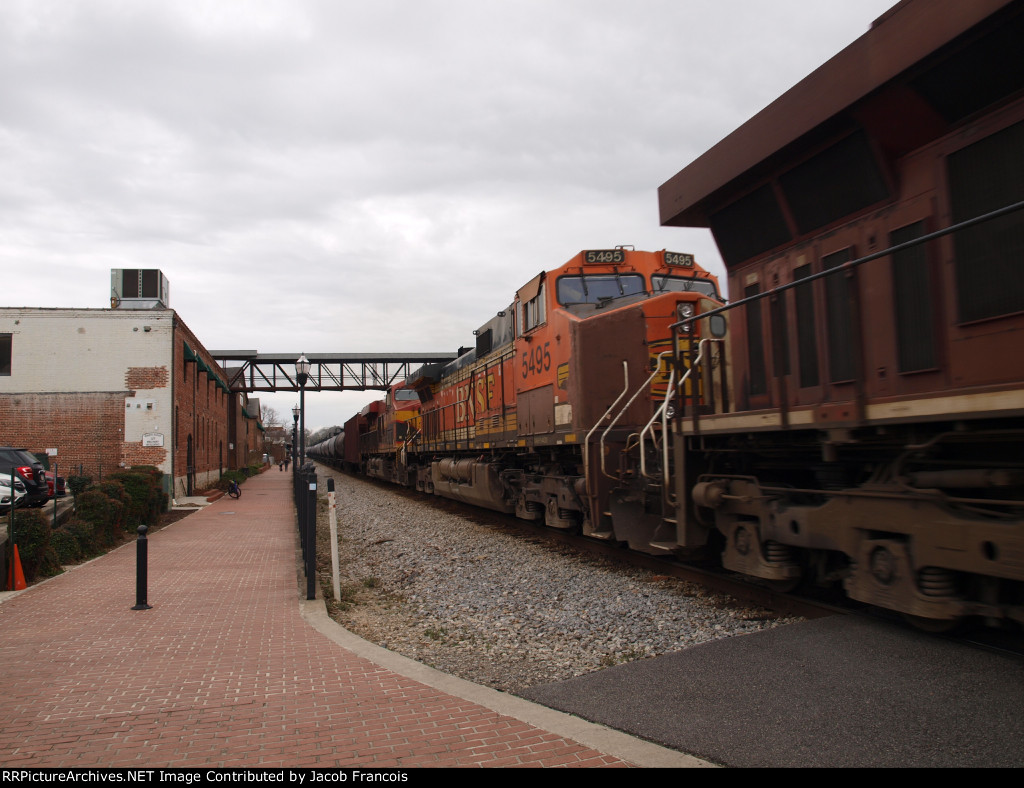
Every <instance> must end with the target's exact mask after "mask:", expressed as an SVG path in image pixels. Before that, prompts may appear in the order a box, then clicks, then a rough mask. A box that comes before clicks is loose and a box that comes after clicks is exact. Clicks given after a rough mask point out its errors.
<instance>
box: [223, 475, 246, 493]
mask: <svg viewBox="0 0 1024 788" xmlns="http://www.w3.org/2000/svg"><path fill="white" fill-rule="evenodd" d="M245 480H246V475H245V473H244V472H243V471H225V472H224V475H223V476H221V477H220V479H218V480H217V489H218V490H227V488H228V487H230V486H231V482H233V481H234V482H238V483H239V484H241V483H242V482H244V481H245Z"/></svg>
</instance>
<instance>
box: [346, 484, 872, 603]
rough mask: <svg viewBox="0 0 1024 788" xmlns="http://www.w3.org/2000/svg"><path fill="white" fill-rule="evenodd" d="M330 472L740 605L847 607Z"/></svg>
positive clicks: (509, 516) (436, 497)
mask: <svg viewBox="0 0 1024 788" xmlns="http://www.w3.org/2000/svg"><path fill="white" fill-rule="evenodd" d="M332 472H334V473H339V474H341V473H344V474H345V475H348V476H350V478H353V479H358V480H359V481H361V482H365V483H366V484H369V485H372V486H379V487H380V488H381V489H384V490H389V491H391V492H392V493H395V494H397V495H401V496H402V497H404V498H407V499H409V500H413V501H416V502H418V503H421V504H422V505H424V506H430V507H432V508H434V509H440V510H442V511H447V512H451V513H455V514H458V515H460V516H461V517H464V518H466V519H469V520H471V521H473V522H475V523H477V524H479V525H484V526H486V527H491V528H501V529H502V530H503V531H505V532H507V533H516V534H520V535H522V536H523V538H527V539H534V540H542V541H545V542H548V543H551V544H559V545H562V546H564V547H566V548H569V549H572V550H575V551H577V552H580V553H585V554H589V555H593V556H597V557H600V558H603V559H605V560H608V561H612V562H616V563H619V564H622V565H628V566H633V567H637V568H641V569H646V570H648V571H651V572H653V573H655V574H656V575H661V576H664V577H668V578H672V579H675V580H681V581H685V582H690V583H695V584H698V585H700V586H703V587H704V588H706V589H707V590H708V591H712V592H715V593H718V594H723V595H726V596H730V597H732V598H733V599H735V600H736V601H737V602H739V603H741V604H745V605H748V606H757V607H761V608H765V609H766V610H770V611H772V612H773V613H776V614H778V615H779V616H798V617H801V618H822V617H824V616H830V615H846V614H849V613H851V612H852V610H851V608H850V606H849V605H846V606H839V605H837V604H833V603H831V602H826V601H821V600H814V599H809V598H807V597H805V596H801V595H799V594H795V593H792V592H783V591H778V590H776V589H772V588H768V587H764V586H759V585H756V584H754V583H751V582H750V580H749V579H747V578H740V577H739V576H734V575H730V574H729V573H726V572H723V571H722V570H720V569H713V568H707V567H702V566H699V565H696V564H693V563H686V562H683V561H680V560H679V559H677V558H675V557H673V556H665V557H662V556H654V555H647V554H644V553H637V552H634V551H631V550H627V549H625V548H624V547H622V546H621V545H619V544H617V543H609V542H603V541H600V540H597V539H591V538H588V537H585V536H581V535H579V534H574V533H571V532H567V531H562V530H559V529H555V528H548V527H547V526H544V525H537V524H534V523H532V522H530V521H527V520H521V519H519V518H517V517H514V516H512V515H505V514H501V513H500V512H493V511H491V510H488V509H481V508H479V507H475V506H472V505H470V504H465V503H462V502H460V501H454V500H451V499H448V498H441V497H439V496H434V495H424V494H423V493H420V492H417V491H415V490H410V489H409V488H407V487H400V486H397V485H393V484H389V483H387V482H384V481H381V480H379V479H373V478H369V477H365V476H358V475H352V474H347V473H346V472H344V471H337V470H333V469H332Z"/></svg>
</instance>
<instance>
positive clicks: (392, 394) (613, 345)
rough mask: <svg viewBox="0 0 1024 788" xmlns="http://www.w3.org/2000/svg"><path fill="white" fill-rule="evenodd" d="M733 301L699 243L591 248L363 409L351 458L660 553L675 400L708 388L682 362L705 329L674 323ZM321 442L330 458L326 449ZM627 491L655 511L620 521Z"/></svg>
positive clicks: (372, 469) (351, 426) (492, 505)
mask: <svg viewBox="0 0 1024 788" xmlns="http://www.w3.org/2000/svg"><path fill="white" fill-rule="evenodd" d="M721 305H722V298H721V296H720V294H719V290H718V282H717V279H716V277H714V276H712V275H711V274H710V273H708V272H707V271H705V270H704V269H703V268H701V267H700V266H699V265H698V264H697V263H696V261H695V260H694V258H693V256H692V255H689V254H679V253H673V252H666V251H661V252H640V251H634V250H632V249H628V248H621V247H620V248H616V249H609V250H596V251H585V252H581V253H580V254H578V255H577V256H576V257H575V258H573V259H572V260H570V261H569V262H568V263H566V264H565V265H563V266H562V267H560V268H558V269H555V270H552V271H547V272H543V273H540V274H538V275H537V276H536V277H534V278H533V279H532V280H531V281H530V282H528V283H527V284H526V285H524V286H523V287H522V288H520V289H519V291H518V292H517V293H516V295H515V299H514V300H513V301H512V303H511V304H510V305H509V306H508V307H507V308H506V309H504V310H502V311H500V312H498V313H497V315H496V316H495V317H493V318H492V319H491V320H489V321H488V322H487V323H485V324H484V325H483V326H481V327H480V328H479V329H478V330H477V331H475V332H474V334H475V335H476V345H475V347H473V348H469V349H466V350H465V351H464V352H463V353H462V354H460V355H459V357H458V358H457V359H456V360H455V361H453V362H451V363H449V364H447V365H440V364H438V365H428V366H424V367H422V368H421V369H419V370H417V371H416V372H415V373H414V374H412V375H411V376H409V378H408V379H407V380H406V381H405V382H404V384H401V385H398V386H395V387H394V388H392V389H391V390H390V391H389V392H388V395H387V398H386V399H385V400H384V401H383V402H377V403H373V404H371V405H370V406H368V407H367V408H365V409H364V410H363V412H362V413H360V414H359V415H358V416H356V417H353V419H351V420H350V421H349V422H348V423H347V424H346V425H345V438H344V445H345V447H346V456H345V458H344V459H345V462H346V464H348V465H349V466H350V467H353V466H356V465H358V466H359V467H361V468H362V469H363V470H364V471H365V472H366V473H367V475H369V476H373V477H376V478H380V479H385V480H388V481H392V482H396V483H398V484H402V485H405V486H408V487H413V488H415V489H417V490H421V491H423V492H427V493H432V494H435V495H440V496H444V497H446V498H452V499H455V500H459V501H464V502H467V503H472V504H475V505H478V506H483V507H487V508H489V509H494V510H497V511H500V512H506V513H514V514H515V515H516V516H518V517H520V518H523V519H527V520H543V521H544V523H546V524H547V525H549V526H552V527H555V528H571V529H580V530H582V532H583V533H585V534H588V535H590V536H593V537H597V538H606V539H615V540H618V541H623V542H629V543H630V544H631V545H632V546H634V547H636V548H639V549H645V550H649V551H655V550H656V549H657V548H654V547H652V543H656V542H658V541H659V540H660V539H671V537H670V536H669V535H661V534H659V533H657V531H658V529H659V527H661V526H662V525H663V524H664V523H665V518H664V516H663V513H662V510H663V505H664V501H665V500H667V493H668V492H669V490H668V475H667V474H666V473H665V467H666V462H667V461H668V452H667V446H668V444H667V443H666V440H665V435H666V425H667V423H668V420H669V418H670V415H671V409H670V408H669V407H668V405H669V404H670V403H671V401H672V400H673V396H672V395H673V393H675V392H679V394H678V396H683V397H689V398H695V399H697V400H700V399H701V398H702V397H703V394H702V386H703V385H704V382H703V381H696V380H684V376H685V375H686V369H685V368H683V367H682V366H680V365H679V361H680V360H681V359H686V358H688V351H689V350H690V343H692V342H697V341H699V340H700V338H701V331H704V330H705V329H704V328H703V327H696V328H695V333H694V335H693V336H692V337H688V338H687V339H686V340H681V339H680V337H679V335H678V334H677V333H675V334H674V333H673V331H672V329H671V328H670V327H671V326H672V325H673V324H675V323H678V322H679V321H681V320H688V319H690V318H692V317H693V316H694V315H697V314H699V313H701V312H702V311H707V310H709V309H713V308H715V307H718V306H721ZM681 343H682V344H681ZM709 399H710V397H709ZM357 436H358V437H357ZM336 443H337V442H336V441H335V444H336ZM333 453H334V454H335V457H337V452H336V451H334V452H333ZM311 454H312V456H314V457H320V458H322V459H329V458H328V457H324V454H325V452H324V450H323V449H322V448H321V447H314V449H313V450H312V451H311ZM625 500H629V501H642V502H643V504H642V508H643V509H644V510H645V514H647V513H651V514H652V516H645V517H641V518H636V517H633V516H632V508H630V509H629V510H628V512H629V514H630V517H629V518H626V517H625V516H623V517H622V518H616V510H617V509H618V508H620V507H622V505H623V504H622V502H623V501H625ZM622 511H623V513H624V515H625V513H626V512H627V509H623V510H622ZM627 520H628V522H627Z"/></svg>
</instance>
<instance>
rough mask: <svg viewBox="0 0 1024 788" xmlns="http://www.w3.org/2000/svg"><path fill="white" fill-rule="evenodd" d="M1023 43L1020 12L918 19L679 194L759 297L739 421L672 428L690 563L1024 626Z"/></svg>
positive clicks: (746, 314) (708, 419) (737, 290)
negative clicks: (696, 558)
mask: <svg viewBox="0 0 1024 788" xmlns="http://www.w3.org/2000/svg"><path fill="white" fill-rule="evenodd" d="M1022 38H1024V3H1021V2H999V1H998V0H995V1H993V2H980V3H972V4H959V3H955V2H943V1H937V2H923V1H919V0H911V2H905V3H901V4H900V5H898V6H896V7H895V8H894V9H893V10H892V11H891V12H890V13H889V14H887V15H886V16H885V17H883V18H882V19H880V20H879V21H878V22H876V24H875V26H874V27H873V28H872V30H871V31H870V32H869V33H868V34H867V35H865V36H864V37H862V38H861V39H859V40H858V41H857V42H855V43H854V44H853V45H851V46H850V47H849V48H848V49H847V50H844V51H843V52H842V53H840V55H838V56H837V57H836V58H833V59H832V60H831V61H829V63H827V64H826V65H825V66H823V67H822V68H821V69H819V70H818V71H816V72H814V73H813V74H811V75H810V76H809V77H807V78H806V79H805V80H804V81H802V82H801V83H799V84H798V85H797V86H796V87H794V88H793V89H792V90H791V91H789V92H788V93H786V94H785V95H784V96H782V97H781V98H780V99H779V100H778V101H776V102H775V103H773V104H772V105H770V106H769V107H768V108H766V109H765V110H764V111H763V112H762V113H760V114H759V115H757V116H755V117H754V118H753V119H752V120H750V121H749V122H748V123H746V124H745V125H744V126H742V127H741V128H740V129H738V130H737V131H736V132H734V133H733V134H732V135H730V136H729V137H727V138H726V139H725V140H723V141H722V142H721V143H719V144H718V145H717V146H715V147H714V148H712V149H711V150H710V151H709V152H708V153H706V154H705V155H704V156H702V157H700V158H699V159H697V160H696V161H695V162H694V163H692V164H691V165H689V166H688V167H686V168H684V169H683V170H682V171H681V172H680V173H679V174H678V175H677V176H675V178H673V179H672V180H670V181H669V182H668V183H666V184H665V185H663V186H662V188H661V192H660V200H661V209H662V223H663V224H666V225H677V226H702V227H709V228H710V229H711V230H712V231H713V233H714V236H715V239H716V241H717V243H718V246H719V249H720V250H721V252H722V256H723V259H724V260H725V263H726V267H727V269H728V273H729V287H730V293H732V294H733V295H734V296H737V297H738V298H739V299H741V300H740V301H738V302H737V304H736V305H735V306H734V307H732V308H731V309H730V310H728V311H727V314H728V319H729V338H728V341H727V343H726V345H725V347H724V349H723V351H722V352H723V355H722V357H721V359H720V361H721V365H722V366H721V367H720V370H719V371H721V369H723V368H725V369H727V370H728V374H727V375H726V376H725V379H726V381H727V386H726V389H727V390H728V392H729V398H728V402H727V403H726V405H725V408H724V409H723V410H722V412H718V413H707V412H702V410H701V409H700V408H699V407H698V408H694V407H691V406H689V405H688V404H687V403H682V402H681V403H679V405H680V406H679V408H678V409H677V418H676V419H675V421H674V439H673V470H674V485H675V492H676V506H675V519H676V521H677V523H678V531H677V534H676V542H677V544H678V545H679V547H680V548H683V549H698V548H702V547H705V546H710V545H713V546H715V547H716V548H720V549H721V554H722V560H723V564H724V565H725V566H726V567H727V568H729V569H733V570H735V571H737V572H742V573H744V574H746V575H750V576H752V577H756V578H760V579H762V580H764V581H767V582H770V583H773V584H779V585H791V584H794V583H797V582H800V581H808V582H815V583H819V584H828V583H833V584H842V587H843V588H845V591H846V593H847V594H849V596H850V597H852V598H854V599H857V600H861V601H863V602H867V603H870V604H872V605H876V606H879V607H883V608H888V609H891V610H895V611H899V612H900V613H903V614H905V615H906V616H908V617H910V618H911V619H912V620H915V621H916V622H917V623H919V624H922V625H924V626H927V627H934V628H939V627H943V626H946V625H947V624H951V623H953V622H956V621H958V620H961V619H963V618H964V617H967V616H980V617H983V618H985V619H987V620H988V621H989V622H992V623H995V622H1017V623H1020V622H1024V459H1022V455H1021V450H1020V447H1021V439H1022V437H1024V354H1022V353H1021V352H1020V350H1021V341H1020V338H1021V336H1024V273H1022V271H1024V269H1022V262H1021V261H1022V254H1024V211H1021V210H1020V207H1021V206H1022V205H1024V203H1022V201H1024V156H1022V155H1021V151H1024V98H1022V95H1024V69H1022V68H1021V67H1020V65H1019V63H1020V62H1021V61H1020V58H1019V57H1018V56H1017V50H1018V47H1019V42H1020V40H1022ZM1008 62H1013V63H1014V64H1016V65H1015V66H1014V67H1012V68H1009V69H1007V68H1004V65H1003V64H1004V63H1008ZM947 230H948V231H947ZM925 241H926V242H925ZM680 328H682V327H680Z"/></svg>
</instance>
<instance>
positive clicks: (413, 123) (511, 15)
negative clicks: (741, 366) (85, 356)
mask: <svg viewBox="0 0 1024 788" xmlns="http://www.w3.org/2000/svg"><path fill="white" fill-rule="evenodd" d="M894 2H895V0H773V1H772V2H768V1H767V0H614V1H613V0H506V1H504V2H499V1H498V0H369V1H367V0H363V1H362V2H350V0H282V1H281V2H275V1H273V0H236V1H233V0H208V1H207V2H199V1H192V0H164V1H161V2H157V0H88V2H81V1H80V0H2V2H0V157H2V162H3V166H2V176H0V277H2V280H3V281H2V284H0V294H2V295H0V305H3V306H31V307H75V308H102V307H106V306H109V297H110V269H112V268H159V269H161V270H163V272H164V274H165V275H166V276H167V278H168V279H169V281H170V288H171V299H170V301H171V303H170V306H171V307H173V308H174V309H176V310H177V311H178V313H179V315H180V316H181V317H182V319H183V320H184V321H185V323H186V324H187V325H188V326H189V327H190V328H191V329H192V330H193V331H194V332H195V334H196V335H197V337H198V338H199V340H200V341H201V342H202V343H203V344H204V345H205V346H206V347H207V348H209V349H213V350H218V349H243V348H246V349H255V350H259V351H261V352H265V353H284V352H300V351H301V352H306V353H318V352H335V351H346V352H367V351H389V352H402V351H417V352H420V351H453V350H455V349H456V348H457V347H458V346H459V345H460V344H461V345H469V344H470V343H471V340H472V330H473V329H474V328H476V327H478V326H479V325H481V324H483V323H484V322H485V321H486V320H487V319H489V318H490V317H491V316H493V315H494V313H495V312H497V311H498V310H499V309H502V308H504V307H506V306H507V305H508V304H509V303H510V302H511V301H512V298H513V296H514V293H515V290H516V289H517V288H518V287H520V286H521V285H522V284H524V283H525V282H527V281H528V280H529V279H530V278H532V277H533V276H534V275H536V274H537V273H538V272H539V271H541V270H546V269H550V268H553V267H556V266H558V265H561V264H562V263H564V262H566V261H567V260H568V259H569V258H570V257H572V256H573V255H575V254H576V253H577V252H579V251H580V250H581V249H593V248H608V247H612V246H615V245H618V244H632V245H634V246H635V247H636V248H637V249H645V250H649V249H663V248H668V249H672V250H675V251H686V252H693V253H695V254H696V255H697V259H698V261H699V262H700V263H701V264H703V265H704V266H705V267H708V268H710V269H711V270H712V271H714V272H715V273H718V274H722V273H723V269H722V266H721V261H720V258H719V256H718V254H717V252H716V251H715V248H714V244H713V242H712V240H711V238H710V235H709V234H707V233H705V232H703V231H696V230H687V229H679V228H661V227H659V225H658V206H657V188H658V186H660V185H661V184H662V183H664V182H665V181H666V180H668V179H669V178H670V177H671V176H673V175H675V173H677V172H678V171H679V170H680V169H682V168H683V167H684V166H685V165H686V164H688V163H689V162H690V161H692V160H693V159H694V158H696V157H697V156H699V155H700V154H701V153H703V152H704V151H705V150H706V149H707V148H709V147H710V146H712V145H714V144H715V143H716V142H718V141H719V140H720V139H721V138H722V137H724V136H725V135H726V134H728V133H729V132H730V131H732V130H733V129H735V128H736V127H737V126H739V125H740V124H741V123H743V122H744V121H745V120H746V119H748V118H749V117H750V116H751V115H753V114H754V113H756V112H757V111H758V110H760V109H762V108H763V107H764V106H765V105H767V104H768V103H770V102H771V101H772V100H774V99H775V98H777V97H778V96H779V95H780V94H781V93H783V92H784V91H785V90H787V89H788V88H790V87H791V86H792V85H793V84H795V83H796V82H798V81H799V80H800V79H802V78H803V77H804V76H806V75H807V74H808V73H810V72H811V71H813V70H814V69H815V68H817V67H818V66H820V65H821V64H822V63H824V62H825V61H826V60H828V59H829V58H830V57H832V56H833V55H835V54H836V53H837V52H839V51H840V50H841V49H843V48H844V47H845V46H846V45H848V44H849V43H850V42H852V41H853V40H854V39H856V38H858V37H860V36H861V35H863V34H864V33H865V32H867V30H868V28H869V26H870V24H871V22H872V20H874V19H875V18H876V17H878V16H879V15H880V14H882V13H883V12H884V11H885V10H886V9H887V8H888V7H889V6H890V5H892V4H893V3H894ZM257 396H260V398H261V400H262V401H263V402H264V403H268V404H270V405H272V406H273V407H275V408H276V409H277V410H278V411H279V413H281V415H282V416H283V417H286V418H288V419H289V420H290V413H289V411H290V408H291V406H292V404H293V403H294V401H295V400H296V397H297V395H295V394H278V395H269V396H268V395H266V394H264V395H257ZM378 396H379V395H375V394H355V393H346V394H336V393H334V394H331V393H321V394H309V395H307V397H306V405H307V420H306V423H307V426H308V427H311V428H316V427H322V426H329V425H331V424H340V423H343V422H344V421H345V420H346V419H347V418H348V417H349V416H350V415H351V414H352V413H353V412H354V411H355V410H357V409H358V408H360V407H361V406H362V405H363V404H365V403H366V402H368V401H369V400H371V399H374V398H377V397H378Z"/></svg>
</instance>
